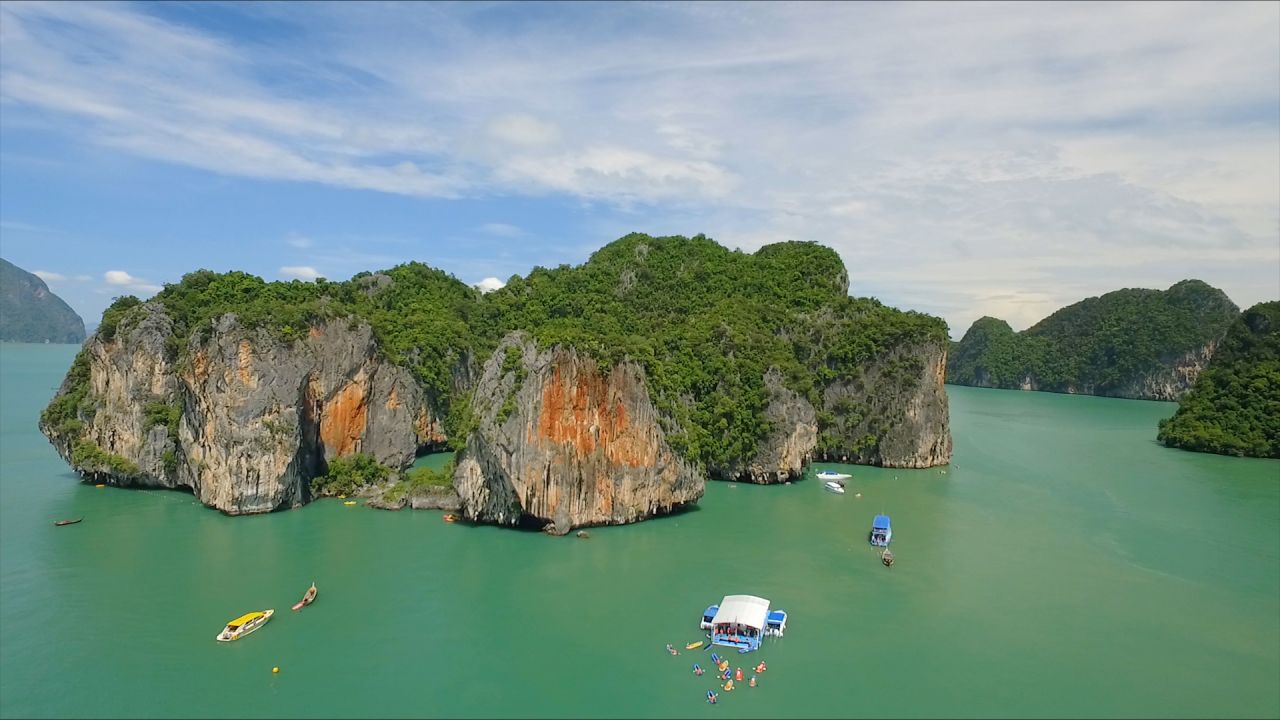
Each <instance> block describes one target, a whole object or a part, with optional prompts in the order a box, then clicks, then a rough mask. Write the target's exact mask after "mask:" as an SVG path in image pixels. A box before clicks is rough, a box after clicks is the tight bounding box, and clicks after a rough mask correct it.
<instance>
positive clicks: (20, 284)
mask: <svg viewBox="0 0 1280 720" xmlns="http://www.w3.org/2000/svg"><path fill="white" fill-rule="evenodd" d="M84 338H85V333H84V320H81V319H80V316H79V315H77V314H76V311H75V310H72V309H71V306H70V305H67V304H66V303H65V302H63V300H62V298H60V297H58V296H57V295H54V294H53V293H52V292H50V290H49V286H48V285H46V284H45V282H44V280H41V279H40V278H39V277H37V276H35V275H32V274H31V273H29V272H27V271H26V270H23V269H22V268H20V267H18V266H17V265H14V264H13V263H11V262H9V261H8V260H5V259H3V258H0V342H26V343H74V344H77V345H78V344H80V343H82V342H84Z"/></svg>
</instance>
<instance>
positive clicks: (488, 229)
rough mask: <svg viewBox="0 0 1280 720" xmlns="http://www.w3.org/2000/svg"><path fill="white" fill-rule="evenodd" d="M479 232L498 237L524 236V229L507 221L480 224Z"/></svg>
mask: <svg viewBox="0 0 1280 720" xmlns="http://www.w3.org/2000/svg"><path fill="white" fill-rule="evenodd" d="M480 232H483V233H486V234H488V235H493V236H495V237H500V238H518V237H524V234H525V232H524V230H522V229H520V228H518V227H516V226H515V225H508V224H507V223H500V222H491V223H485V224H484V225H481V226H480Z"/></svg>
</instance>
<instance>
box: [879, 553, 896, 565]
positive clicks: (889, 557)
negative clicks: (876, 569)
mask: <svg viewBox="0 0 1280 720" xmlns="http://www.w3.org/2000/svg"><path fill="white" fill-rule="evenodd" d="M880 562H882V563H884V566H885V567H893V551H892V550H890V549H889V548H885V549H884V552H882V553H880Z"/></svg>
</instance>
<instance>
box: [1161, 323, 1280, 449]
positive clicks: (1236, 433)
mask: <svg viewBox="0 0 1280 720" xmlns="http://www.w3.org/2000/svg"><path fill="white" fill-rule="evenodd" d="M1157 437H1158V439H1159V440H1160V442H1162V443H1164V444H1165V445H1168V446H1170V447H1180V448H1186V449H1187V450H1199V451H1201V452H1211V453H1220V454H1224V455H1248V456H1252V457H1268V458H1280V302H1274V301H1273V302H1267V303H1259V304H1258V305H1254V306H1253V307H1251V308H1249V309H1248V310H1246V311H1245V312H1244V313H1243V314H1242V315H1241V316H1240V318H1239V319H1237V320H1236V321H1235V322H1234V323H1232V325H1231V328H1230V329H1229V330H1228V331H1227V336H1226V338H1224V339H1223V341H1222V344H1221V345H1220V346H1219V347H1218V350H1217V352H1216V353H1214V356H1213V360H1212V362H1210V363H1209V367H1208V368H1207V369H1206V370H1205V371H1204V372H1203V373H1201V374H1200V377H1198V378H1196V384H1195V385H1194V386H1192V388H1191V391H1190V392H1188V393H1187V395H1186V396H1185V397H1183V398H1182V402H1181V404H1180V406H1179V407H1178V411H1177V412H1176V413H1174V415H1173V417H1171V418H1168V419H1166V420H1162V421H1160V431H1159V435H1158V436H1157Z"/></svg>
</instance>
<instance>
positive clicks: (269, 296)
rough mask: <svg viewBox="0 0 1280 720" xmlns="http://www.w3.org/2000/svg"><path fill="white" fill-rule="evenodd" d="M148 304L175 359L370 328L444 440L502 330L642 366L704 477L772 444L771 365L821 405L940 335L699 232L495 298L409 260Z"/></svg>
mask: <svg viewBox="0 0 1280 720" xmlns="http://www.w3.org/2000/svg"><path fill="white" fill-rule="evenodd" d="M150 302H151V303H156V304H159V305H161V306H163V308H164V310H165V312H166V314H167V315H168V316H169V318H170V319H171V320H172V322H173V329H174V333H173V340H172V342H171V343H170V352H172V353H173V355H174V359H175V360H181V359H182V356H183V354H184V353H185V352H186V351H187V348H188V347H189V344H190V342H191V341H192V339H193V338H194V339H195V340H199V339H200V337H201V336H205V335H207V334H209V333H211V332H212V330H213V327H214V323H215V322H216V321H217V320H218V319H219V318H221V317H222V316H224V315H225V314H227V313H235V314H236V316H237V317H238V320H239V322H240V324H241V325H243V326H246V327H250V328H265V329H268V330H270V331H271V332H273V333H274V334H275V335H276V336H278V337H279V338H280V339H282V340H284V341H292V340H297V339H302V338H305V337H306V336H307V330H308V328H309V327H310V326H311V325H313V324H314V323H317V322H320V321H325V320H335V319H339V318H353V319H364V320H367V321H368V322H369V323H370V325H371V326H372V328H373V331H374V334H375V336H376V337H377V339H378V342H379V346H380V348H381V349H382V351H383V352H384V353H386V355H387V356H388V357H389V358H390V359H392V360H393V361H394V362H397V363H400V364H402V365H405V366H407V367H409V368H410V369H411V370H412V371H413V372H414V373H415V375H416V376H417V378H418V379H419V381H420V382H421V383H422V385H423V386H424V388H426V389H427V391H428V393H429V395H430V397H431V400H432V402H433V403H434V404H435V405H436V407H437V408H438V409H439V410H441V411H442V414H445V415H446V416H447V418H448V420H447V421H446V431H447V432H448V433H449V434H450V435H457V434H459V433H460V432H461V431H464V430H465V428H467V427H469V426H470V424H471V423H473V422H474V418H472V417H471V413H470V411H469V409H468V408H467V405H466V404H467V398H468V396H467V394H466V392H465V390H464V389H462V388H459V387H455V383H454V381H453V376H454V371H455V368H456V367H457V366H458V364H459V361H461V360H463V359H464V358H470V359H471V360H472V361H474V362H475V363H476V366H477V367H478V366H479V364H480V363H483V362H484V360H485V359H487V358H488V356H489V355H490V354H491V353H492V352H493V351H494V349H495V348H496V347H497V345H498V343H499V341H500V340H501V339H502V338H503V336H505V335H506V334H507V333H508V332H510V331H513V330H524V331H526V332H529V333H530V334H532V335H533V336H534V337H535V338H536V339H537V340H538V342H539V344H540V345H542V346H551V345H555V344H564V345H568V346H572V347H574V348H576V349H578V350H580V351H584V352H586V353H588V354H589V355H590V356H592V357H593V358H595V359H596V360H597V361H598V362H599V363H600V365H601V366H602V368H604V367H608V366H610V365H612V364H613V363H616V362H619V361H622V360H624V359H629V360H631V361H635V362H637V363H640V364H641V365H643V366H644V367H645V369H646V374H647V378H648V382H649V383H650V392H651V395H652V396H653V398H654V400H655V402H656V404H657V405H658V406H659V408H660V409H662V410H663V411H664V412H665V414H666V415H668V416H669V427H668V430H669V431H670V434H669V438H668V439H669V440H670V442H671V443H672V445H673V446H674V448H675V449H676V450H677V451H678V452H680V453H681V454H682V455H684V456H685V457H686V458H688V459H690V460H692V461H695V462H697V463H699V464H701V465H703V466H706V467H712V468H715V467H723V466H725V465H726V464H728V463H731V462H733V461H735V460H741V459H743V458H748V457H750V456H751V455H752V453H753V451H754V449H755V447H756V444H757V442H758V440H759V439H760V438H761V437H763V436H764V435H765V434H766V433H767V432H768V430H769V428H768V427H767V423H766V421H765V418H764V409H765V407H766V405H767V403H768V397H767V394H766V390H765V386H764V380H763V378H764V374H765V372H766V371H767V370H768V369H769V368H770V367H776V368H778V370H779V371H780V372H781V373H782V374H783V377H784V382H785V384H786V385H787V386H788V387H790V388H791V389H793V390H796V391H797V392H800V393H802V394H804V395H806V396H808V397H809V398H810V399H811V401H812V402H813V404H814V405H815V407H817V406H819V397H818V392H819V390H820V388H821V387H822V386H824V385H825V384H827V383H829V382H830V381H831V380H833V379H835V378H856V377H858V376H859V373H860V372H861V367H862V366H863V365H865V364H866V363H867V362H868V361H869V360H870V359H872V358H874V357H877V356H879V355H881V354H883V353H885V352H886V351H887V350H889V349H891V348H894V347H897V346H899V345H900V344H902V343H904V342H919V341H933V342H938V343H945V342H946V337H947V330H946V325H945V323H943V322H942V321H941V320H939V319H938V318H935V317H931V316H928V315H922V314H919V313H914V312H902V311H899V310H895V309H893V308H889V307H886V306H884V305H882V304H881V303H879V302H878V301H876V300H874V299H866V298H851V297H849V296H848V278H847V275H846V273H845V269H844V265H843V263H842V262H841V260H840V258H839V256H838V255H837V254H836V253H835V252H834V251H832V250H831V249H829V248H825V247H822V246H820V245H817V244H815V243H804V242H787V243H779V244H775V245H769V246H767V247H764V248H762V249H760V250H759V251H757V252H755V253H744V252H740V251H733V250H729V249H727V248H724V247H723V246H721V245H719V244H717V243H715V242H714V241H712V240H710V239H708V238H706V237H704V236H702V235H698V236H695V237H693V238H685V237H679V236H675V237H661V238H654V237H650V236H647V235H641V234H632V235H628V236H626V237H624V238H622V239H620V240H617V241H615V242H613V243H610V244H609V245H607V246H605V247H604V248H602V249H600V250H599V251H597V252H596V253H595V254H594V255H592V256H591V258H590V259H589V260H588V261H587V262H586V263H584V264H582V265H580V266H576V267H572V266H568V265H562V266H560V267H557V268H543V267H536V268H534V269H533V270H532V271H531V272H530V273H529V274H528V276H526V277H520V276H514V277H512V278H510V280H509V281H508V282H507V284H506V286H505V287H503V288H501V289H499V290H496V291H494V292H491V293H488V294H481V293H480V292H479V291H477V290H476V289H474V288H472V287H469V286H467V285H465V284H463V283H462V282H459V281H458V280H457V279H456V278H454V277H453V276H451V275H448V274H446V273H444V272H441V271H439V270H435V269H433V268H430V267H428V266H426V265H423V264H421V263H417V262H411V263H407V264H404V265H400V266H397V267H395V268H392V269H390V270H386V271H383V272H380V273H361V274H359V275H357V276H355V277H354V278H352V279H351V280H349V281H346V282H329V281H326V280H324V279H320V280H317V281H315V282H300V281H293V282H265V281H263V280H262V279H260V278H258V277H255V276H253V275H249V274H246V273H242V272H229V273H214V272H210V271H208V270H199V271H196V272H193V273H190V274H188V275H186V276H184V277H183V279H182V281H181V282H179V283H176V284H170V285H166V286H165V288H164V290H162V291H161V292H160V293H158V294H157V295H156V296H155V298H154V299H153V300H151V301H150ZM140 307H141V303H140V302H139V301H138V300H137V299H136V298H131V297H127V298H121V299H120V300H118V301H117V302H116V303H114V304H113V305H112V307H111V308H109V309H108V310H107V311H106V313H104V315H103V323H102V328H101V329H100V331H99V333H100V337H102V338H103V339H107V340H109V339H111V338H112V337H113V336H114V335H115V334H118V333H120V332H122V331H123V330H124V329H126V328H127V327H128V326H129V323H130V322H133V321H135V319H136V318H139V317H141V312H142V311H141V310H140ZM909 375H910V373H909V372H906V371H904V372H903V376H904V378H906V380H904V382H907V381H909V379H910V378H909V377H907V376H909ZM68 403H70V401H68ZM59 417H60V416H59Z"/></svg>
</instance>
